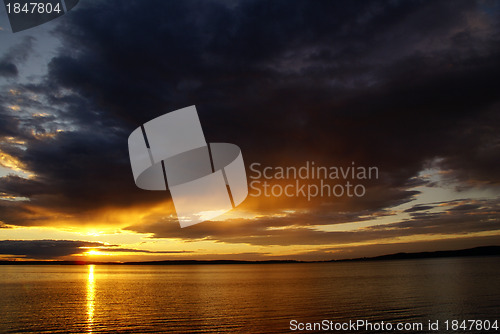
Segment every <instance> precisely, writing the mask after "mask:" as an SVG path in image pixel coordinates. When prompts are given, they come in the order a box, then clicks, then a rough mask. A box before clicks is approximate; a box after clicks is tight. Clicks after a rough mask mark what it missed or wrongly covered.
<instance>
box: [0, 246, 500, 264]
mask: <svg viewBox="0 0 500 334" xmlns="http://www.w3.org/2000/svg"><path fill="white" fill-rule="evenodd" d="M499 255H500V246H483V247H475V248H468V249H461V250H448V251H435V252H419V253H395V254H388V255H381V256H375V257H362V258H354V259H342V260H325V261H299V260H263V261H246V260H163V261H143V262H100V261H57V260H55V261H50V260H45V261H42V260H41V261H31V260H28V261H23V260H12V261H6V260H3V261H0V265H89V264H105V265H199V264H203V265H216V264H218V265H220V264H280V263H332V262H366V261H387V260H411V259H433V258H449V257H473V256H499Z"/></svg>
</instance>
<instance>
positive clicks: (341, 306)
mask: <svg viewBox="0 0 500 334" xmlns="http://www.w3.org/2000/svg"><path fill="white" fill-rule="evenodd" d="M499 264H500V257H481V258H447V259H420V260H401V261H378V262H344V263H310V264H260V265H259V264H255V265H254V264H249V265H184V266H182V265H178V266H177V265H176V266H146V265H144V266H143V265H139V266H128V265H95V266H62V265H46V266H0V298H1V299H0V316H1V318H0V319H1V320H0V332H2V333H19V332H22V333H26V332H50V333H58V332H60V333H67V332H76V333H82V332H83V333H99V332H131V333H145V332H174V333H181V332H189V333H193V332H204V333H207V332H214V333H220V332H239V333H241V332H244V333H264V332H274V333H283V332H289V331H290V321H291V320H296V321H297V323H299V322H300V323H307V322H321V321H323V320H327V321H332V322H334V323H336V322H338V323H342V322H346V321H349V320H352V321H355V320H366V321H370V322H380V321H384V322H391V323H394V324H396V323H413V322H421V323H423V324H425V326H427V324H428V321H429V320H432V321H436V320H439V321H440V326H441V327H440V332H441V331H443V328H444V327H443V326H444V321H446V320H453V319H456V320H468V319H474V320H477V319H482V320H486V319H487V320H490V321H493V320H499V318H500V284H499V283H500V282H499V278H500V265H499ZM424 329H425V328H424ZM425 331H426V330H424V332H425ZM295 332H298V331H295ZM360 332H365V333H366V332H369V331H366V330H362V331H360ZM450 332H451V331H450ZM466 332H470V331H466ZM492 332H494V331H492ZM309 333H310V332H309ZM379 333H380V331H379ZM462 333H464V331H462Z"/></svg>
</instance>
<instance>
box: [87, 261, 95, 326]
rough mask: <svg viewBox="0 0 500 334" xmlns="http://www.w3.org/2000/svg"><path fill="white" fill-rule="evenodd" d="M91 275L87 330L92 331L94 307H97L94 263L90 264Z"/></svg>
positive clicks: (89, 278) (88, 280) (88, 292)
mask: <svg viewBox="0 0 500 334" xmlns="http://www.w3.org/2000/svg"><path fill="white" fill-rule="evenodd" d="M88 270H89V275H88V278H87V332H88V333H92V328H93V324H94V308H95V305H94V303H95V279H94V265H93V264H91V265H89V266H88Z"/></svg>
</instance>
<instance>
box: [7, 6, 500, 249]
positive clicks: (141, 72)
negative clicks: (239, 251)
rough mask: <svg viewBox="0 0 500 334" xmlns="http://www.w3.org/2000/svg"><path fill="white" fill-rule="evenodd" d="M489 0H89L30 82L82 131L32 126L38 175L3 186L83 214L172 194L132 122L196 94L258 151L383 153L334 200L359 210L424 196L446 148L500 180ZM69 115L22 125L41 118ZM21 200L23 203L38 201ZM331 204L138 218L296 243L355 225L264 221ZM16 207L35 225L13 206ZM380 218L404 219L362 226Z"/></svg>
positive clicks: (214, 131)
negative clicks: (254, 215)
mask: <svg viewBox="0 0 500 334" xmlns="http://www.w3.org/2000/svg"><path fill="white" fill-rule="evenodd" d="M488 6H489V5H488V3H483V2H473V1H455V2H444V1H440V2H432V1H424V2H422V1H406V2H382V1H370V2H352V1H343V2H341V1H335V2H334V1H272V2H270V1H243V2H222V1H151V2H144V1H129V2H127V4H126V5H125V4H115V3H109V2H89V3H85V4H83V3H82V4H81V5H80V6H79V7H78V8H76V9H75V10H74V11H72V12H71V13H69V14H68V15H66V16H65V20H61V25H62V26H61V29H57V34H58V36H59V37H60V39H61V41H62V43H63V48H61V50H60V52H59V54H57V55H56V56H55V57H54V58H53V59H52V60H51V62H50V63H49V67H48V69H49V71H48V74H47V78H46V81H44V82H43V84H40V85H38V84H30V85H24V86H23V89H25V90H27V91H30V92H32V93H36V94H39V95H41V96H44V97H45V98H46V100H47V101H48V103H50V106H51V108H52V109H54V113H56V114H57V121H59V122H63V123H64V124H65V125H66V126H67V127H70V128H71V131H66V132H61V133H58V134H57V135H56V136H54V137H53V138H42V139H41V138H34V137H30V136H28V135H26V138H27V140H28V143H27V149H26V150H19V149H17V150H16V149H15V148H13V149H12V151H9V152H12V155H14V156H16V157H18V158H19V159H20V161H22V162H23V163H24V164H25V165H26V166H27V169H29V170H31V171H33V172H34V174H36V175H37V177H35V178H33V179H29V180H21V179H20V178H14V177H7V178H3V179H1V180H0V191H2V192H6V193H12V194H15V195H18V196H26V197H29V198H30V199H31V203H30V205H39V206H41V207H47V208H50V209H53V210H56V211H59V212H70V213H85V212H86V211H87V210H92V209H96V208H99V207H122V208H123V207H129V206H131V205H137V204H139V203H148V202H149V203H153V202H155V201H156V202H157V201H160V200H163V199H164V198H165V197H166V196H167V195H166V194H165V193H161V194H160V193H155V192H145V191H141V190H139V189H136V187H135V185H134V183H133V180H132V176H131V172H130V167H129V164H128V157H127V136H128V134H129V133H130V131H132V130H133V129H134V128H136V127H137V126H139V125H140V124H142V123H144V122H145V121H148V120H150V119H152V118H154V117H156V116H158V115H161V114H163V113H165V112H167V111H171V110H174V109H177V108H180V107H184V106H187V105H192V104H196V105H197V106H198V110H199V113H200V118H201V122H202V124H203V127H204V132H205V135H206V137H207V140H208V141H211V142H217V141H223V142H233V143H237V144H238V145H239V146H240V147H242V150H243V152H244V159H245V161H246V162H247V164H248V163H249V162H252V161H260V162H262V163H266V164H269V165H275V166H276V165H283V164H288V165H296V166H300V165H303V163H304V161H306V160H315V161H317V162H318V164H320V163H322V164H324V165H329V164H331V165H342V164H344V165H348V164H350V163H351V161H356V164H357V165H365V166H378V167H379V169H380V171H381V172H380V173H381V177H380V179H379V180H373V181H371V182H368V184H367V188H368V189H367V196H366V197H364V198H362V199H359V200H357V201H339V203H338V204H337V206H334V207H332V210H336V211H342V212H352V213H353V215H354V216H358V214H357V213H359V212H364V211H365V210H366V211H369V212H375V211H378V210H383V209H384V208H390V207H393V206H395V205H397V204H398V203H399V204H401V203H404V202H407V201H409V200H411V199H413V198H414V196H415V195H416V194H417V192H415V191H410V189H411V188H413V187H415V186H417V185H422V184H424V183H425V181H423V180H422V179H419V178H418V177H416V176H417V175H418V172H419V171H421V170H422V169H423V168H424V167H426V166H427V164H428V163H429V161H431V160H433V159H435V158H437V157H439V158H442V159H441V160H440V161H441V162H440V164H441V166H442V167H443V168H445V169H448V170H449V171H450V172H451V173H453V175H456V176H457V177H458V178H460V179H461V180H467V181H468V182H473V181H477V182H479V183H480V184H484V182H483V181H485V180H486V181H487V182H489V183H490V184H495V183H498V182H500V172H499V169H498V168H497V167H496V166H498V163H499V161H498V159H499V157H500V146H499V145H498V143H499V142H500V137H499V133H500V131H498V130H499V129H500V118H499V117H498V108H499V105H500V104H499V103H500V98H499V96H498V91H500V89H499V88H500V84H499V81H498V79H497V78H498V77H499V76H500V43H499V42H500V39H499V36H500V35H499V31H500V30H499V24H498V22H500V21H499V20H498V18H499V13H498V10H495V9H494V8H493V7H492V8H490V7H488ZM5 117H7V116H5ZM9 119H10V121H11V122H13V121H12V120H13V119H14V118H13V116H12V115H11V117H10V118H9ZM55 121H56V120H50V119H45V120H36V122H37V123H36V124H29V123H28V122H24V123H22V124H21V125H22V126H24V127H25V128H37V126H38V130H39V131H42V132H43V129H46V128H47V127H48V126H49V124H51V123H54V122H55ZM0 126H1V125H0ZM0 130H1V128H0ZM5 150H8V148H7V147H6V148H5ZM9 205H13V206H15V207H17V208H18V210H21V208H22V207H23V205H24V204H22V203H16V204H15V205H14V204H9ZM285 205H286V204H284V207H285ZM321 215H322V213H321V212H318V213H317V214H314V213H311V214H310V215H309V216H308V217H300V218H301V219H300V222H298V220H294V219H293V218H291V219H290V220H286V221H285V220H279V219H269V220H263V221H262V222H261V223H259V224H256V227H255V229H256V230H257V231H255V230H252V228H250V227H248V226H246V225H245V227H242V229H240V228H239V227H238V226H231V231H238V232H239V233H240V232H241V233H242V234H241V235H240V237H241V238H239V239H238V236H237V235H236V234H233V235H230V236H228V235H227V233H229V234H231V233H232V232H231V231H227V232H225V231H222V230H223V229H228V228H227V226H225V225H224V224H222V223H220V228H218V226H219V225H218V223H214V224H202V226H201V227H198V226H196V227H193V228H191V229H188V230H186V231H182V232H180V231H178V227H177V226H175V229H174V227H173V225H172V228H171V229H170V225H167V226H165V227H158V226H156V225H154V223H151V224H153V225H154V226H153V225H151V226H139V227H137V226H134V227H133V229H134V230H136V231H141V232H156V235H157V236H161V237H176V236H177V237H182V238H186V239H190V238H203V237H204V236H210V237H211V238H213V239H214V240H229V239H231V240H233V241H234V242H244V237H242V236H248V237H251V238H252V241H249V242H251V243H254V242H255V243H256V244H261V243H263V244H265V243H266V239H265V237H267V236H268V235H271V234H272V235H276V238H268V239H267V240H270V241H269V242H271V243H273V242H278V241H276V240H277V239H278V236H279V235H281V236H282V240H283V241H282V243H285V244H286V243H303V242H305V243H314V242H318V243H321V242H326V240H329V241H330V242H335V241H336V240H337V236H338V239H339V240H350V238H351V237H350V235H347V234H342V233H340V232H339V233H337V232H318V231H313V230H306V229H297V230H296V231H295V230H294V231H285V230H274V231H267V230H266V227H267V226H270V227H272V226H276V225H278V226H284V225H294V224H298V225H304V223H303V222H304V221H308V220H309V221H320V222H321V223H320V224H324V223H323V222H325V223H326V222H330V221H332V223H334V222H335V219H328V220H323V219H322V217H321ZM359 216H361V215H359ZM17 217H18V216H17ZM18 218H19V217H18ZM357 219H358V221H359V217H357ZM4 220H5V222H6V223H9V221H10V222H15V223H16V224H23V223H22V220H21V219H17V220H16V217H15V214H11V219H4ZM341 221H342V219H341ZM32 223H34V222H33V221H32V222H31V223H25V224H32ZM249 224H250V223H249ZM131 225H134V224H133V222H131ZM480 226H483V225H480ZM483 227H484V226H483ZM161 228H163V230H162V231H161V232H158V229H161ZM247 228H248V230H247ZM458 228H459V227H456V229H458ZM247 231H248V233H247ZM235 233H236V232H235ZM255 233H257V234H255ZM356 233H358V232H356ZM382 233H383V234H384V235H394V234H398V233H397V232H391V231H383V232H380V231H368V232H366V233H365V232H362V233H361V234H359V235H371V234H377V235H379V236H380V235H381V234H382ZM299 236H301V237H299ZM346 236H347V237H346ZM219 238H220V239H219ZM228 238H229V239H228ZM260 238H262V241H261V239H260ZM366 238H369V237H366ZM299 239H303V240H306V241H300V240H299ZM355 239H356V238H355V237H354V236H352V240H355Z"/></svg>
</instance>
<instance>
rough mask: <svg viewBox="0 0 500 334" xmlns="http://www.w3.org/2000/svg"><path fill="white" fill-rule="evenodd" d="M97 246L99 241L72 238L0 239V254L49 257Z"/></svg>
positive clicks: (65, 254) (71, 253) (75, 252)
mask: <svg viewBox="0 0 500 334" xmlns="http://www.w3.org/2000/svg"><path fill="white" fill-rule="evenodd" d="M99 246H102V244H101V243H99V242H87V241H73V240H0V254H4V255H20V256H25V257H27V258H33V259H50V258H57V257H61V256H67V255H73V254H80V253H83V252H84V251H85V250H84V249H82V248H81V247H99Z"/></svg>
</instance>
